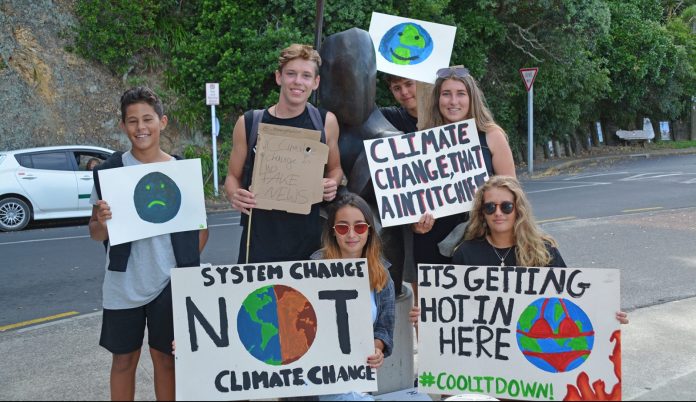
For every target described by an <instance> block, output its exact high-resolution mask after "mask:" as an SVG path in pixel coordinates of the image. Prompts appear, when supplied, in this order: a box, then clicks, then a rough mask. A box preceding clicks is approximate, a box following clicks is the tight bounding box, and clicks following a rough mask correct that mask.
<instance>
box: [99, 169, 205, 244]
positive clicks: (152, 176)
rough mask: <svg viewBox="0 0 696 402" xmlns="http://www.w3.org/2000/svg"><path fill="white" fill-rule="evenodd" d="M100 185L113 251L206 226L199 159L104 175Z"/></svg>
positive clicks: (100, 177)
mask: <svg viewBox="0 0 696 402" xmlns="http://www.w3.org/2000/svg"><path fill="white" fill-rule="evenodd" d="M99 182H100V185H101V192H102V199H103V200H104V201H106V202H107V203H108V204H109V207H110V208H111V214H112V216H113V218H112V219H109V220H108V221H107V223H106V225H107V229H108V231H109V243H110V244H111V245H112V246H115V245H118V244H122V243H127V242H131V241H135V240H140V239H146V238H150V237H154V236H159V235H164V234H170V233H177V232H185V231H189V230H196V229H205V228H206V227H208V224H207V218H206V212H205V196H204V195H203V174H202V173H201V160H200V159H189V160H180V161H171V162H160V163H144V164H141V165H135V166H126V167H122V168H115V169H106V170H100V171H99Z"/></svg>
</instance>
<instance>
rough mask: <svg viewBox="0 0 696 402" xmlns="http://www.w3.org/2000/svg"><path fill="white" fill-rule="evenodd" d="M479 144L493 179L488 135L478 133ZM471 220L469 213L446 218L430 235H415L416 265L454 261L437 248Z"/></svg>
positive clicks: (481, 132) (437, 222)
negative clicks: (463, 223) (459, 227)
mask: <svg viewBox="0 0 696 402" xmlns="http://www.w3.org/2000/svg"><path fill="white" fill-rule="evenodd" d="M478 136H479V142H480V143H481V154H482V155H483V160H484V162H485V163H486V170H487V171H488V176H489V177H492V176H494V175H495V171H494V170H493V154H492V153H491V150H490V148H488V141H486V133H485V132H483V131H479V132H478ZM468 219H469V214H468V213H467V212H464V213H461V214H456V215H450V216H444V217H442V218H438V219H436V220H435V224H434V225H433V228H432V229H430V231H429V232H428V233H425V234H418V233H414V234H413V259H414V261H415V263H416V264H450V263H451V262H452V261H451V259H450V258H449V257H445V256H443V255H442V254H440V250H439V248H438V246H437V244H438V243H440V242H441V241H443V240H444V239H445V237H447V235H449V234H450V232H452V230H453V229H454V228H455V227H456V226H457V225H459V224H460V223H462V222H466V221H467V220H468Z"/></svg>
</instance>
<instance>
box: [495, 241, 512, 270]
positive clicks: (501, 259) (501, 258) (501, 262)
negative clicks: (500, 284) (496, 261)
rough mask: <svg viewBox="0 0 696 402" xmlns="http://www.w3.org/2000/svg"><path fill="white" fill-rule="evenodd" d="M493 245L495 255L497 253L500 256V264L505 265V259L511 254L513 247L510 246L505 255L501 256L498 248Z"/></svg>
mask: <svg viewBox="0 0 696 402" xmlns="http://www.w3.org/2000/svg"><path fill="white" fill-rule="evenodd" d="M491 247H493V251H495V255H497V256H498V258H500V266H501V267H504V266H505V259H506V258H507V256H508V254H510V251H512V247H510V248H508V249H507V251H506V252H505V255H504V256H502V257H501V256H500V253H498V249H497V248H495V246H493V245H491Z"/></svg>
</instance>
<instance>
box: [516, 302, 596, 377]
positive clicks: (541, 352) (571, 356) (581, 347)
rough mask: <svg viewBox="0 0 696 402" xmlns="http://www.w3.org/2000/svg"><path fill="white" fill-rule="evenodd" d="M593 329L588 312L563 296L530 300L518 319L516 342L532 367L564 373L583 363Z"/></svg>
mask: <svg viewBox="0 0 696 402" xmlns="http://www.w3.org/2000/svg"><path fill="white" fill-rule="evenodd" d="M594 335H595V333H594V329H593V327H592V322H590V318H589V317H588V316H587V314H586V313H585V312H584V311H583V310H582V309H581V308H580V307H578V306H577V305H576V304H574V303H573V302H571V301H569V300H567V299H562V298H556V297H551V298H541V299H537V300H535V301H534V302H533V303H531V304H530V305H529V306H527V308H526V309H525V310H524V311H523V312H522V315H520V319H519V321H518V322H517V345H518V346H519V348H520V351H521V352H522V354H523V355H524V357H525V358H527V360H528V361H529V362H531V363H532V364H533V365H534V366H536V367H538V368H540V369H542V370H544V371H548V372H550V373H563V372H566V371H570V370H573V369H575V368H577V367H579V366H580V365H582V364H583V363H584V362H585V361H586V360H587V358H588V357H589V356H590V353H591V352H592V347H593V346H594Z"/></svg>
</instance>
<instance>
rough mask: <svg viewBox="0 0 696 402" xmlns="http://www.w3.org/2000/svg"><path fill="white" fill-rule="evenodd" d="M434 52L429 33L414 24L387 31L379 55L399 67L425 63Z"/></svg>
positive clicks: (380, 43) (410, 23)
mask: <svg viewBox="0 0 696 402" xmlns="http://www.w3.org/2000/svg"><path fill="white" fill-rule="evenodd" d="M432 52H433V40H432V38H431V37H430V34H429V33H428V31H426V30H425V28H423V27H422V26H420V25H418V24H414V23H412V22H406V23H402V24H398V25H396V26H394V27H392V28H391V29H389V30H388V31H387V33H385V34H384V36H383V37H382V40H380V42H379V54H381V55H382V57H384V58H385V59H386V60H387V61H389V62H390V63H394V64H399V65H414V64H418V63H422V62H423V61H425V60H426V59H427V58H428V57H429V56H430V54H431V53H432Z"/></svg>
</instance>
